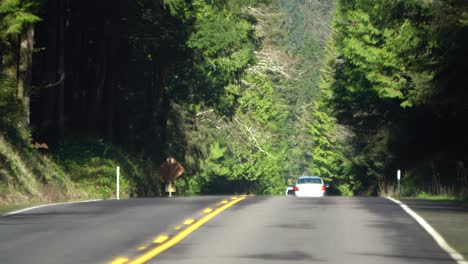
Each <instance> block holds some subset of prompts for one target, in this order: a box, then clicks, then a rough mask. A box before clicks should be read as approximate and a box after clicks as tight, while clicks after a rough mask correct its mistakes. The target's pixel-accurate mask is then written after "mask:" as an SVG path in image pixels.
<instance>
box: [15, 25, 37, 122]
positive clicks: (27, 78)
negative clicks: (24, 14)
mask: <svg viewBox="0 0 468 264" xmlns="http://www.w3.org/2000/svg"><path fill="white" fill-rule="evenodd" d="M19 44H20V46H19V62H18V90H17V96H18V98H19V99H20V101H21V103H22V104H23V109H24V113H25V117H24V122H23V123H24V125H25V127H27V126H29V116H30V108H29V107H30V101H31V80H32V55H33V48H34V46H33V45H34V25H33V24H29V25H27V26H26V28H25V29H24V32H23V33H22V34H21V36H20V40H19Z"/></svg>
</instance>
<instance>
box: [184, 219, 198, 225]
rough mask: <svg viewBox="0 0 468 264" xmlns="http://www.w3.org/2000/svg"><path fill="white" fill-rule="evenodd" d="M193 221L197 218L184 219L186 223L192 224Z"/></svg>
mask: <svg viewBox="0 0 468 264" xmlns="http://www.w3.org/2000/svg"><path fill="white" fill-rule="evenodd" d="M193 222H195V219H187V220H185V221H184V225H191V224H193Z"/></svg>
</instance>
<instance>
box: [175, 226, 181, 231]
mask: <svg viewBox="0 0 468 264" xmlns="http://www.w3.org/2000/svg"><path fill="white" fill-rule="evenodd" d="M181 228H182V227H181V226H175V227H174V230H179V229H181Z"/></svg>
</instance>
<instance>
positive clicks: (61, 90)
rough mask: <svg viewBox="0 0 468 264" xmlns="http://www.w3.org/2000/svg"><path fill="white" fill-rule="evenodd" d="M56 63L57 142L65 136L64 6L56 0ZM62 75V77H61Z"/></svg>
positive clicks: (61, 140) (62, 2)
mask: <svg viewBox="0 0 468 264" xmlns="http://www.w3.org/2000/svg"><path fill="white" fill-rule="evenodd" d="M58 17H59V20H58V40H57V41H58V43H57V50H58V63H57V74H58V76H60V78H62V81H61V82H60V83H59V84H58V85H57V89H58V122H57V124H58V142H63V139H64V136H65V8H64V1H58ZM62 76H63V77H62Z"/></svg>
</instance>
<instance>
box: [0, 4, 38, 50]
mask: <svg viewBox="0 0 468 264" xmlns="http://www.w3.org/2000/svg"><path fill="white" fill-rule="evenodd" d="M38 6H39V2H38V1H21V0H2V1H1V2H0V41H1V42H3V43H2V44H6V43H5V42H6V40H7V39H8V38H10V37H11V36H14V35H17V34H19V33H21V31H22V29H23V27H24V25H26V24H30V23H36V22H38V21H40V20H41V19H40V18H39V17H38V16H37V15H35V14H34V13H35V12H37V9H38Z"/></svg>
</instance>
